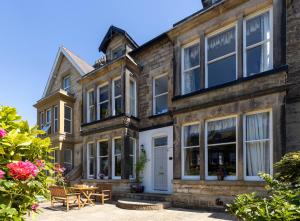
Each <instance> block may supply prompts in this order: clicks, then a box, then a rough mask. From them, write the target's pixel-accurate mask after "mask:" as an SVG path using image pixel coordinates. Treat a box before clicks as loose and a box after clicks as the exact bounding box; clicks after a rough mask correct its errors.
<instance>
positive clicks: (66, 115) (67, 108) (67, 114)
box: [65, 106, 72, 120]
mask: <svg viewBox="0 0 300 221" xmlns="http://www.w3.org/2000/svg"><path fill="white" fill-rule="evenodd" d="M71 115H72V111H71V108H70V107H67V106H65V118H66V119H68V120H71V119H72V116H71Z"/></svg>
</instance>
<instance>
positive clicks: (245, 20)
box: [243, 7, 274, 77]
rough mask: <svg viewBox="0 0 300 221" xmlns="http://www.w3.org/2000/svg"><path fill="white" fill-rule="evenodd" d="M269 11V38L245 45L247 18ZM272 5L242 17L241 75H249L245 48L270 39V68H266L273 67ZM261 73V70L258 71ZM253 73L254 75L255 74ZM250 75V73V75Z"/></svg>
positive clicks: (253, 46)
mask: <svg viewBox="0 0 300 221" xmlns="http://www.w3.org/2000/svg"><path fill="white" fill-rule="evenodd" d="M267 12H269V15H270V20H269V22H270V32H271V33H270V34H271V36H270V40H264V41H261V42H259V43H255V44H253V45H250V46H248V47H247V46H246V40H247V38H246V23H247V21H248V20H250V19H252V18H255V17H258V16H260V15H263V14H264V13H267ZM273 33H274V32H273V7H268V8H265V9H262V10H259V11H257V12H255V13H252V14H250V15H248V16H246V17H245V18H244V19H243V77H249V76H247V50H248V49H252V48H255V47H257V46H261V45H264V44H265V43H267V42H268V41H270V60H271V61H270V68H269V69H268V70H271V69H272V68H273V67H274V53H273V50H274V48H273V42H274V36H273ZM268 70H265V71H268ZM260 73H261V72H260ZM260 73H255V74H260ZM255 74H254V75H255ZM250 76H252V75H250Z"/></svg>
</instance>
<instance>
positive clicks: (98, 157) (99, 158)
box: [96, 139, 109, 179]
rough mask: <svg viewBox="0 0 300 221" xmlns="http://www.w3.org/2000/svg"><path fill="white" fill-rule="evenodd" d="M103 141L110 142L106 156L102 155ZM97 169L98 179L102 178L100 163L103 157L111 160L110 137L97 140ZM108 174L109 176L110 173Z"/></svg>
mask: <svg viewBox="0 0 300 221" xmlns="http://www.w3.org/2000/svg"><path fill="white" fill-rule="evenodd" d="M102 142H107V143H108V150H107V155H105V156H102V155H100V143H102ZM96 152H97V153H96V154H97V169H96V172H97V174H96V179H98V178H100V177H99V173H100V163H101V160H102V158H107V160H108V162H109V140H108V139H103V140H98V141H97V151H96ZM107 176H109V174H107Z"/></svg>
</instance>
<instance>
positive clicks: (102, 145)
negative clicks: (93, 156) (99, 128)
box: [97, 140, 108, 178]
mask: <svg viewBox="0 0 300 221" xmlns="http://www.w3.org/2000/svg"><path fill="white" fill-rule="evenodd" d="M97 164H98V169H97V170H98V171H99V173H98V178H100V176H108V140H104V141H99V142H98V161H97Z"/></svg>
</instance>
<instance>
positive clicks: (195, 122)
mask: <svg viewBox="0 0 300 221" xmlns="http://www.w3.org/2000/svg"><path fill="white" fill-rule="evenodd" d="M193 125H198V129H199V146H188V147H185V146H184V128H185V127H187V126H193ZM200 139H201V127H200V121H194V122H190V123H186V124H182V125H181V179H182V180H200V170H199V176H191V175H185V174H184V151H185V150H186V149H190V148H196V147H198V149H199V154H200V145H201V140H200ZM199 166H200V167H201V159H200V163H199Z"/></svg>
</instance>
